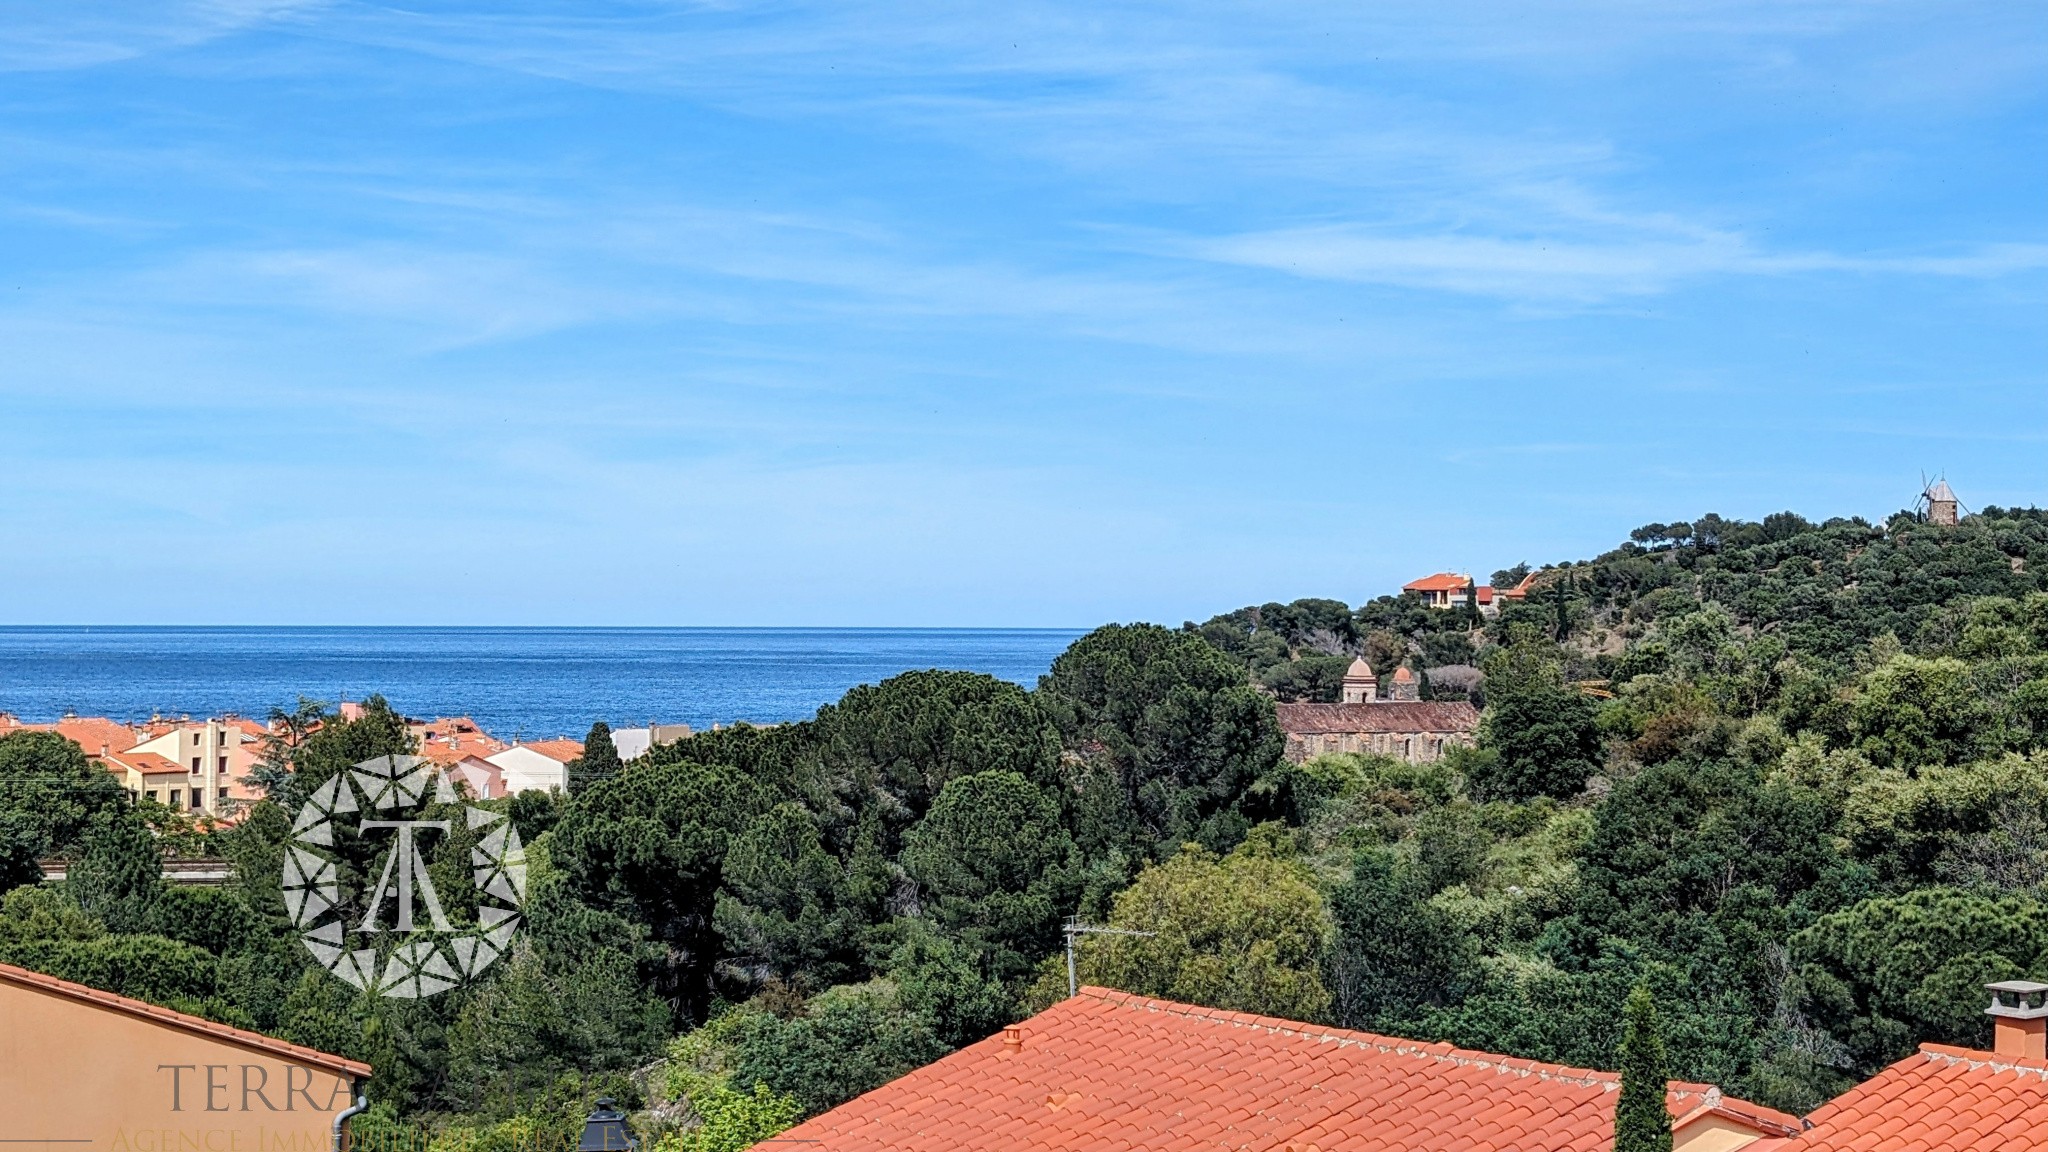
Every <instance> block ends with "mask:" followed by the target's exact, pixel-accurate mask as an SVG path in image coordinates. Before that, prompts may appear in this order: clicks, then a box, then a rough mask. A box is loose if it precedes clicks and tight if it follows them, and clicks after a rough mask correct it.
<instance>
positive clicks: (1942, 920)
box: [1792, 888, 2048, 1076]
mask: <svg viewBox="0 0 2048 1152" xmlns="http://www.w3.org/2000/svg"><path fill="white" fill-rule="evenodd" d="M1792 948H1793V955H1794V957H1795V958H1796V959H1797V960H1798V961H1799V963H1800V969H1799V980H1800V984H1801V985H1802V988H1803V992H1804V1009H1805V1011H1806V1013H1807V1015H1808V1016H1809V1017H1810V1018H1811V1019H1813V1020H1814V1021H1815V1022H1816V1023H1818V1024H1820V1025H1821V1026H1823V1027H1824V1028H1826V1029H1827V1031H1828V1032H1829V1033H1830V1034H1832V1035H1833V1036H1834V1037H1835V1038H1836V1039H1837V1040H1839V1041H1840V1042H1841V1043H1842V1044H1843V1045H1844V1046H1845V1048H1846V1050H1847V1052H1848V1054H1849V1056H1850V1058H1851V1061H1852V1063H1851V1068H1852V1070H1853V1071H1854V1072H1855V1073H1856V1074H1857V1075H1859V1076H1868V1075H1871V1074H1872V1073H1874V1072H1876V1071H1877V1070H1878V1069H1879V1068H1882V1067H1884V1066H1885V1065H1887V1064H1889V1063H1891V1062H1892V1061H1894V1060H1898V1059H1901V1058H1903V1057H1905V1056H1907V1055H1910V1054H1911V1053H1912V1051H1913V1046H1914V1045H1915V1044H1917V1043H1920V1042H1923V1041H1928V1040H1932V1041H1936V1042H1938V1043H1944V1044H1958V1045H1962V1046H1964V1047H1969V1048H1987V1047H1989V1046H1990V1039H1991V1022H1990V1018H1989V1017H1987V1016H1985V1015H1984V994H1983V986H1984V985H1985V984H1988V983H1991V982H1993V981H1997V980H2013V979H2022V978H2024V979H2034V980H2038V979H2041V978H2042V977H2043V976H2048V908H2044V907H2043V905H2042V904H2041V902H2040V901H2039V900H2038V899H2037V898H2035V897H2034V896H2032V895H2018V894H2014V895H2005V896H1993V895H1990V894H1986V893H1976V892H1963V891H1958V890H1955V889H1948V888H1920V889H1916V890H1914V891H1911V892H1907V893H1905V894H1903V895H1899V896H1885V897H1879V898H1876V899H1872V900H1865V901H1863V902H1861V903H1859V904H1856V905H1855V906H1853V907H1850V908H1845V909H1843V910H1842V911H1840V912H1836V913H1834V914H1832V915H1829V916H1825V917H1822V918H1821V919H1820V920H1819V921H1818V922H1816V923H1815V924H1814V925H1813V926H1812V927H1810V928H1807V929H1806V930H1805V931H1803V932H1800V933H1799V934H1797V935H1795V936H1793V937H1792Z"/></svg>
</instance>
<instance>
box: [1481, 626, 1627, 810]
mask: <svg viewBox="0 0 2048 1152" xmlns="http://www.w3.org/2000/svg"><path fill="white" fill-rule="evenodd" d="M1485 669H1486V705H1487V706H1486V714H1485V716H1484V717H1483V718H1482V719H1481V721H1480V727H1479V745H1480V747H1481V748H1482V749H1485V750H1487V751H1490V752H1492V753H1494V754H1495V759H1493V760H1492V761H1490V762H1486V763H1484V765H1483V767H1484V774H1483V775H1481V776H1479V777H1477V778H1475V779H1474V780H1473V781H1472V785H1473V788H1474V789H1475V790H1477V791H1478V792H1479V793H1480V794H1481V795H1483V796H1486V797H1498V798H1502V799H1509V800H1525V799H1528V798H1530V797H1532V796H1556V797H1559V798H1565V797H1570V796H1573V795H1576V794H1577V793H1578V792H1579V791H1580V789H1582V788H1584V787H1585V786H1586V781H1587V780H1588V779H1589V778H1590V777H1591V776H1592V775H1593V773H1594V772H1595V771H1596V770H1597V769H1598V767H1599V758H1600V729H1599V710H1598V708H1597V707H1596V706H1595V705H1594V703H1593V701H1592V700H1591V699H1589V698H1588V697H1587V696H1586V694H1585V693H1584V692H1581V691H1580V690H1579V689H1578V688H1577V687H1576V686H1575V685H1573V684H1571V683H1568V682H1567V681H1566V680H1565V678H1564V671H1563V668H1562V667H1561V666H1560V664H1559V663H1558V662H1557V661H1556V660H1555V659H1554V658H1551V657H1550V656H1548V655H1546V654H1545V653H1543V652H1542V651H1540V650H1538V649H1536V648H1535V647H1534V646H1533V645H1529V644H1523V645H1516V646H1514V647H1512V648H1503V649H1498V650H1496V651H1495V653H1494V654H1493V655H1491V656H1489V657H1488V658H1487V660H1486V663H1485Z"/></svg>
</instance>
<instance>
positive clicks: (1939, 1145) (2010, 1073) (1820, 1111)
mask: <svg viewBox="0 0 2048 1152" xmlns="http://www.w3.org/2000/svg"><path fill="white" fill-rule="evenodd" d="M1806 1119H1807V1122H1808V1123H1810V1124H1812V1125H1813V1127H1812V1128H1811V1129H1809V1130H1808V1131H1805V1132H1802V1133H1800V1134H1799V1135H1797V1136H1794V1137H1792V1138H1790V1139H1786V1140H1764V1141H1759V1142H1757V1143H1755V1144H1752V1145H1750V1148H1749V1150H1747V1152H2048V1061H2044V1060H2038V1059H2031V1058H2029V1057H2025V1056H1997V1055H1993V1054H1992V1053H1989V1052H1978V1051H1974V1050H1972V1049H1969V1048H1950V1047H1948V1046H1947V1045H1945V1044H1922V1045H1921V1046H1920V1051H1919V1052H1918V1053H1917V1054H1916V1055H1912V1056H1908V1057H1906V1058H1905V1059H1904V1060H1901V1061H1899V1062H1898V1063H1897V1064H1894V1065H1892V1066H1891V1067H1889V1068H1886V1069H1885V1070H1884V1071H1882V1072H1879V1073H1878V1074H1877V1075H1875V1076H1872V1077H1871V1078H1870V1079H1868V1080H1865V1081H1864V1082H1863V1083H1861V1084H1858V1085H1857V1086H1856V1087H1854V1088H1851V1089H1849V1090H1848V1091H1847V1092H1844V1093H1842V1094H1841V1095H1840V1096H1837V1097H1835V1098H1834V1099H1833V1100H1830V1101H1828V1102H1827V1103H1826V1104H1823V1105H1821V1106H1820V1107H1819V1108H1817V1109H1815V1110H1814V1111H1813V1113H1812V1114H1811V1115H1809V1116H1808V1117H1807V1118H1806Z"/></svg>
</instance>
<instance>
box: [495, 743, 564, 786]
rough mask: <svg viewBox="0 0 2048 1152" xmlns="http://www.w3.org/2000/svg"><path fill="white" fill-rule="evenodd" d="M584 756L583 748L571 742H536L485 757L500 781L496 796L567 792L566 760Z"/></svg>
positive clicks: (516, 745) (513, 746) (512, 747)
mask: <svg viewBox="0 0 2048 1152" xmlns="http://www.w3.org/2000/svg"><path fill="white" fill-rule="evenodd" d="M581 755H583V745H582V744H580V743H578V742H576V741H574V740H564V739H555V740H535V741H532V742H530V743H524V744H517V743H515V744H513V745H512V746H511V747H509V748H506V749H505V750H504V751H502V752H497V753H493V754H492V755H489V756H486V757H484V761H485V762H486V763H488V764H490V765H491V766H492V767H494V768H496V769H497V770H498V773H499V779H500V782H501V791H500V792H499V793H498V794H499V795H512V794H514V793H519V792H545V791H547V790H549V789H550V788H554V789H560V790H562V791H565V792H566V791H568V788H569V761H571V760H574V759H576V758H577V757H579V756H581Z"/></svg>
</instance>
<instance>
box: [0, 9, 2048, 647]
mask: <svg viewBox="0 0 2048 1152" xmlns="http://www.w3.org/2000/svg"><path fill="white" fill-rule="evenodd" d="M2044 60H2048V7H2043V6H2041V5H2038V4H2024V3H2012V2H2002V3H1969V2H1955V0H1949V2H1944V3H1907V2H1895V3H1886V2H1880V0H1862V2H1857V3H1832V2H1804V0H1772V2H1768V3H1741V2H1735V0H1727V2H1702V3H1673V4H1646V3H1639V2H1633V0H1631V2H1626V3H1624V2H1618V0H1617V2H1588V3H1548V2H1541V0H1538V2H1532V3H1524V4H1515V5H1502V4H1469V3H1458V2H1446V0H1430V2H1428V3H1404V2H1386V3H1373V4H1330V5H1305V4H1288V3H1283V2H1277V0H1276V2H1268V3H1258V4H1243V5H1228V4H1185V5H1177V6H1163V5H1161V6H1153V5H1135V4H1117V3H1104V2H1101V0H1093V2H1089V3H1074V4H1056V3H1036V2H1032V0H1021V2H1017V3H1011V4H1006V5H1000V6H969V5H957V4H919V3H896V4H880V5H876V4H864V3H860V2H858V0H851V2H844V0H843V2H839V3H832V4H817V5H810V4H803V3H779V4H744V3H734V4H717V3H706V4H697V5H688V4H678V5H666V4H657V3H647V4H634V5H604V4H598V3H581V4H573V5H571V4H562V5H539V4H533V5H521V4H516V3H515V4H495V5H490V6H484V5H475V6H464V5H436V6H423V7H405V8H398V7H383V6H373V5H365V4H353V3H332V4H326V3H291V2H284V0H212V2H205V3H191V2H185V3H180V2H175V0H153V2H149V3H132V4H93V3H78V4H49V3H38V2H33V0H0V273H4V279H0V445H4V447H0V528H4V530H5V532H6V536H7V540H8V544H7V546H6V548H4V549H0V622H4V623H47V622H66V623H93V622H108V623H115V622H155V623H171V622H177V623H504V624H521V623H531V624H541V623H570V624H573V623H607V624H849V625H980V624H987V625H1063V626H1064V625H1075V626H1083V625H1091V624H1095V623H1099V622H1101V621H1104V620H1110V619H1134V618H1142V619H1153V620H1161V621H1165V622H1169V623H1177V622H1179V621H1180V620H1182V619H1186V618H1197V619H1199V618H1202V617H1206V616H1207V615H1209V614H1211V613H1213V612H1216V611H1222V610H1226V609H1229V608H1232V607H1235V606H1237V605H1240V604H1243V603H1250V602H1258V601H1263V600H1268V599H1288V598H1292V597H1296V596H1303V595H1326V596H1336V597H1340V598H1343V599H1346V600H1349V601H1352V602H1357V601H1361V600H1364V599H1367V598H1369V597H1370V596H1372V595H1375V594H1378V593H1381V592H1385V591H1388V590H1390V589H1391V588H1393V587H1395V586H1398V584H1400V583H1401V582H1402V581H1403V580H1406V579H1409V578H1412V577H1413V576H1416V575H1419V574H1422V573H1425V572H1429V571H1434V570H1439V569H1443V568H1463V569H1469V570H1472V571H1476V572H1480V573H1486V572H1490V571H1492V570H1493V569H1494V568H1497V567H1503V566H1506V565H1508V564H1511V563H1514V562H1515V561H1518V560H1529V561H1536V562H1541V561H1544V560H1553V559H1563V558H1570V557H1576V556H1584V555H1589V554H1591V553H1592V552H1593V551H1595V550H1598V549H1600V548H1603V547H1606V546H1608V545H1611V544H1612V543H1613V542H1614V541H1616V540H1618V539H1620V538H1622V537H1623V536H1624V535H1625V534H1626V532H1627V531H1628V530H1629V529H1630V528H1631V527H1633V526H1635V525H1637V524H1640V523H1643V522H1646V521H1650V520H1669V519H1675V518H1679V517H1687V516H1692V515H1696V514H1698V513H1701V512H1705V511H1709V510H1712V511H1717V512H1720V513H1722V514H1723V515H1729V516H1747V517H1755V516H1760V515H1762V514H1764V513H1768V512H1772V511H1776V510H1778V509H1781V508H1788V507H1789V508H1793V509H1796V510H1799V511H1801V512H1804V513H1806V514H1808V515H1812V516H1827V515H1851V514H1861V515H1865V516H1870V517H1878V516H1882V515H1884V514H1886V513H1889V512H1891V511H1893V510H1895V509H1897V508H1899V507H1901V506H1904V505H1906V504H1908V503H1909V502H1910V501H1911V500H1912V498H1913V495H1914V491H1915V489H1916V487H1917V482H1918V479H1919V476H1920V474H1921V472H1922V471H1923V470H1924V471H1930V472H1931V471H1936V470H1945V471H1946V473H1947V475H1948V476H1949V478H1950V480H1951V481H1952V482H1953V483H1954V485H1955V487H1956V489H1957V491H1958V493H1959V494H1960V495H1961V496H1962V498H1963V500H1964V501H1965V503H1966V504H1972V505H1977V506H1982V505H1984V504H1992V503H2000V504H2029V503H2040V502H2041V501H2042V500H2043V496H2044V492H2048V67H2044V66H2043V61H2044Z"/></svg>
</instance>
